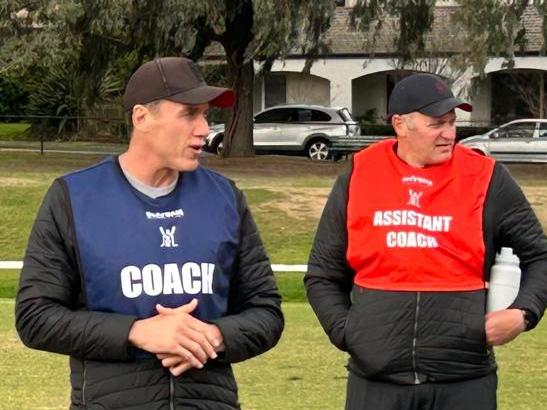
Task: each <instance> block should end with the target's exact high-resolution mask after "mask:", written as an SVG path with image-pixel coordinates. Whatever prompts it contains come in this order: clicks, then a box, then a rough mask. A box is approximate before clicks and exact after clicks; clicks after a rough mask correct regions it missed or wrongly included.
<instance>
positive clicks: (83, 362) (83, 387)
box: [82, 360, 87, 407]
mask: <svg viewBox="0 0 547 410" xmlns="http://www.w3.org/2000/svg"><path fill="white" fill-rule="evenodd" d="M82 366H83V368H84V369H83V372H82V379H83V380H82V404H83V406H84V407H85V376H86V371H87V367H86V366H85V360H82Z"/></svg>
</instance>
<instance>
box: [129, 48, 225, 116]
mask: <svg viewBox="0 0 547 410" xmlns="http://www.w3.org/2000/svg"><path fill="white" fill-rule="evenodd" d="M156 100H169V101H174V102H178V103H183V104H189V105H195V104H205V103H209V104H210V105H213V106H215V107H231V106H232V105H234V102H235V93H234V91H233V90H230V89H229V88H221V87H211V86H209V85H207V83H206V82H205V80H204V79H203V75H202V74H201V70H200V69H199V67H198V65H197V64H196V63H195V62H194V61H192V60H190V59H189V58H185V57H163V58H156V59H155V60H152V61H149V62H147V63H145V64H143V65H141V66H140V67H139V68H138V69H137V71H135V72H134V73H133V75H132V76H131V78H130V79H129V81H128V82H127V86H126V87H125V93H124V95H123V106H124V108H125V109H126V110H131V109H132V108H133V107H134V106H135V105H137V104H147V103H150V102H152V101H156Z"/></svg>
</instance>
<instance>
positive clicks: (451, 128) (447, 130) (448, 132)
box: [441, 124, 456, 140]
mask: <svg viewBox="0 0 547 410" xmlns="http://www.w3.org/2000/svg"><path fill="white" fill-rule="evenodd" d="M441 136H442V137H443V138H445V139H447V140H455V139H456V126H455V125H449V124H447V125H446V126H444V127H443V131H442V134H441Z"/></svg>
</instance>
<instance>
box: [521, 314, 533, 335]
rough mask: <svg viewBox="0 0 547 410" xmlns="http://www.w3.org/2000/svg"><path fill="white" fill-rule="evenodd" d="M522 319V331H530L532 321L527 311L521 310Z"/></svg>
mask: <svg viewBox="0 0 547 410" xmlns="http://www.w3.org/2000/svg"><path fill="white" fill-rule="evenodd" d="M520 311H521V312H522V317H523V318H524V331H526V330H528V329H530V322H531V321H532V320H533V319H532V312H530V311H529V310H527V309H521V310H520Z"/></svg>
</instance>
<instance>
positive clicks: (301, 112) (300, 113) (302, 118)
mask: <svg viewBox="0 0 547 410" xmlns="http://www.w3.org/2000/svg"><path fill="white" fill-rule="evenodd" d="M296 113H297V116H296V118H295V120H296V121H298V122H309V121H311V120H312V114H311V110H307V109H303V108H299V109H298V110H296Z"/></svg>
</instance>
